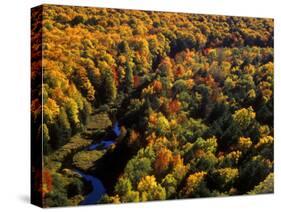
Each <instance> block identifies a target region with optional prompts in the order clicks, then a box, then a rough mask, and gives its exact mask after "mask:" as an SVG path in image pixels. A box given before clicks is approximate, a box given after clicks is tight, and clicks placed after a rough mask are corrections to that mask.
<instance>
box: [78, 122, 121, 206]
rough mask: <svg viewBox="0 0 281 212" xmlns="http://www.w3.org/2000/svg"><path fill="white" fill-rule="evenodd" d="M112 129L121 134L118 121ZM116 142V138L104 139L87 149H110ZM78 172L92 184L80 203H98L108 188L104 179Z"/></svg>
mask: <svg viewBox="0 0 281 212" xmlns="http://www.w3.org/2000/svg"><path fill="white" fill-rule="evenodd" d="M112 130H113V132H114V133H115V135H116V136H117V137H118V136H119V135H120V134H121V131H120V127H119V123H118V122H115V124H114V125H113V128H112ZM114 142H115V141H114V140H102V141H100V142H99V143H97V144H92V145H90V146H88V147H87V148H86V149H87V150H88V151H92V150H104V149H108V148H109V147H110V146H111V145H112V144H114ZM76 172H78V173H79V174H80V175H81V176H82V177H83V178H84V179H85V180H86V181H88V182H90V183H91V185H92V191H91V192H90V193H89V194H88V195H87V196H86V197H85V199H84V200H83V201H82V202H81V203H80V205H89V204H95V203H97V202H98V201H99V200H100V199H101V198H102V196H103V195H104V194H105V193H106V189H105V187H104V185H103V183H102V181H101V180H100V179H98V178H97V177H95V176H94V175H89V174H86V173H84V172H82V171H80V170H76Z"/></svg>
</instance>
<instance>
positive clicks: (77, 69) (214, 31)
mask: <svg viewBox="0 0 281 212" xmlns="http://www.w3.org/2000/svg"><path fill="white" fill-rule="evenodd" d="M32 16H33V21H32V32H33V33H32V40H33V45H32V49H33V51H34V54H33V55H32V57H33V58H37V59H35V60H33V62H32V70H33V72H32V80H33V81H34V80H38V78H41V77H42V75H41V74H40V71H38V68H40V67H41V65H40V63H41V62H42V70H43V84H42V85H39V87H37V88H34V92H39V93H40V96H39V98H38V97H36V98H35V97H34V98H33V99H32V119H33V121H34V122H38V120H40V117H41V115H42V110H43V120H44V121H43V123H42V124H41V125H40V126H38V133H43V145H44V170H43V185H42V190H41V192H42V196H43V197H44V199H45V203H44V204H45V206H46V207H49V206H60V205H75V204H79V202H81V201H82V200H83V199H84V197H85V196H86V195H87V193H89V188H88V189H87V187H89V186H87V182H85V181H84V180H82V179H81V177H79V175H77V174H74V173H68V172H66V170H65V169H64V168H65V167H68V166H66V165H64V163H65V158H67V156H60V155H58V152H59V153H61V154H62V151H60V150H61V148H65V146H67V145H68V146H67V147H69V148H72V149H71V150H70V151H69V152H67V151H65V152H63V154H65V155H68V154H70V153H73V152H74V150H75V148H76V147H75V146H79V145H80V146H79V148H80V150H81V143H82V141H80V140H79V139H77V141H76V140H75V136H76V135H77V134H83V133H85V131H87V124H88V123H89V117H91V115H92V114H98V113H100V112H101V111H102V113H105V114H107V115H108V116H109V117H110V119H111V121H112V122H114V120H118V121H119V123H120V126H121V135H119V136H118V138H117V140H118V141H117V142H116V144H114V145H113V147H112V148H110V149H108V150H107V151H106V153H105V154H104V155H103V156H102V155H98V156H97V154H94V153H92V154H94V155H92V156H89V155H88V154H86V156H85V157H89V158H92V157H96V158H100V157H106V156H107V155H109V156H110V155H114V154H115V153H114V152H117V150H118V151H119V149H121V148H125V149H126V154H127V155H128V157H129V158H127V160H126V161H125V164H124V165H123V167H121V168H120V170H118V175H117V174H116V178H115V179H114V180H113V182H114V185H111V187H112V188H108V189H107V191H108V193H107V194H105V195H104V196H103V197H102V199H101V200H100V201H99V202H103V203H108V202H114V203H119V202H132V201H133V202H139V201H148V200H164V199H179V198H188V197H209V196H225V195H240V194H258V193H270V192H273V164H274V160H273V69H274V64H273V20H272V19H261V18H249V17H247V18H246V17H228V16H213V15H212V16H208V15H195V14H184V13H167V12H151V11H137V10H118V9H103V8H90V7H74V6H54V5H45V6H43V14H42V16H43V23H42V29H41V28H40V26H41V23H40V19H39V18H38V16H40V14H39V12H38V13H33V14H32ZM40 30H42V44H40V42H36V40H37V41H38V38H37V37H36V36H37V34H38V32H40ZM38 48H42V60H41V59H40V57H41V55H40V54H39V55H37V54H35V50H38ZM33 96H35V95H33ZM41 97H42V99H43V102H42V104H41V103H40V98H41ZM73 138H74V139H73ZM93 138H94V139H95V137H93ZM83 142H86V141H83ZM82 145H84V146H87V145H89V144H87V143H83V144H82ZM70 146H71V147H70ZM77 150H78V147H77ZM75 151H76V150H75ZM54 153H55V154H54ZM98 154H99V153H98ZM126 157H127V156H126ZM54 158H55V159H54ZM79 158H82V159H81V160H83V156H81V154H80V155H76V156H75V157H74V159H75V160H74V159H73V161H74V165H75V162H76V164H77V163H78V162H77V160H80V159H79ZM68 160H69V158H68ZM84 160H85V159H84ZM101 161H103V160H101ZM104 161H106V159H104ZM84 162H85V161H84ZM86 162H87V161H86ZM86 162H85V163H86ZM105 164H106V165H107V166H110V163H105ZM88 165H89V164H84V166H83V167H86V168H85V169H86V170H87V171H88V172H91V171H93V170H92V169H91V166H89V167H88ZM92 166H94V163H93V164H92ZM111 168H112V167H108V169H111ZM67 170H68V169H67ZM101 181H103V179H101ZM93 189H94V188H93Z"/></svg>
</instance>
